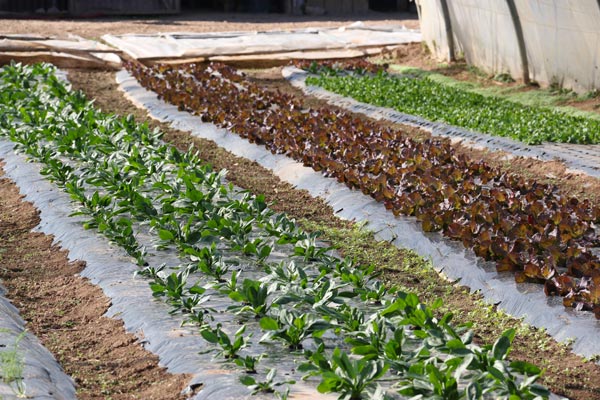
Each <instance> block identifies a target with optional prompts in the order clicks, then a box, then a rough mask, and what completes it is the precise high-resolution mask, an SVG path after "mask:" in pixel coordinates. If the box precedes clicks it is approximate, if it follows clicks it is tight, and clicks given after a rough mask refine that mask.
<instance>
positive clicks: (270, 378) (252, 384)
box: [240, 368, 296, 399]
mask: <svg viewBox="0 0 600 400" xmlns="http://www.w3.org/2000/svg"><path fill="white" fill-rule="evenodd" d="M276 375H277V370H276V369H275V368H271V369H269V372H268V373H267V376H266V378H265V380H264V381H257V380H256V379H255V378H254V377H252V376H249V375H246V376H242V377H241V378H240V381H241V382H242V383H243V384H244V385H246V386H247V387H248V389H250V390H251V391H252V394H258V393H278V392H277V387H279V386H283V385H293V384H294V383H296V381H294V380H286V381H276V380H275V376H276ZM289 391H290V388H289V387H286V390H285V391H284V392H281V393H278V397H279V398H281V399H287V398H288V395H289Z"/></svg>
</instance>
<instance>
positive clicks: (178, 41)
mask: <svg viewBox="0 0 600 400" xmlns="http://www.w3.org/2000/svg"><path fill="white" fill-rule="evenodd" d="M102 39H103V40H104V41H105V42H107V43H109V44H111V45H112V46H115V47H117V48H119V49H121V50H122V51H124V52H125V53H127V54H128V55H130V56H131V57H133V58H136V59H138V60H143V59H158V58H186V57H189V58H192V57H207V58H208V57H212V56H232V55H250V54H265V53H269V54H275V53H288V52H294V51H315V50H333V49H335V50H339V49H347V50H351V49H359V48H367V47H377V46H390V45H399V44H402V43H410V42H420V41H421V34H420V32H419V31H415V30H409V29H406V28H404V27H393V28H385V29H384V28H369V27H365V26H364V25H363V24H361V23H356V24H353V25H351V26H349V27H342V28H338V29H321V28H308V29H301V30H293V31H266V32H219V33H163V34H144V35H135V34H128V35H118V36H117V35H104V36H103V37H102Z"/></svg>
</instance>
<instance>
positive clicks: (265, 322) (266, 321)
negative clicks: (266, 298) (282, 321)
mask: <svg viewBox="0 0 600 400" xmlns="http://www.w3.org/2000/svg"><path fill="white" fill-rule="evenodd" d="M260 327H261V328H262V329H264V330H265V331H276V330H278V329H279V324H278V323H277V321H275V320H274V319H273V318H271V317H262V318H261V319H260Z"/></svg>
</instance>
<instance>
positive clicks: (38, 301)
mask: <svg viewBox="0 0 600 400" xmlns="http://www.w3.org/2000/svg"><path fill="white" fill-rule="evenodd" d="M0 166H1V165H0ZM0 193H1V196H0V279H2V283H3V284H4V285H5V286H6V288H7V289H8V294H7V297H8V298H9V299H10V300H11V301H12V303H13V304H14V305H15V306H16V307H17V308H19V310H20V311H21V315H22V316H23V318H24V319H25V320H26V321H27V329H28V330H29V331H30V332H32V333H33V334H35V335H36V336H37V337H38V338H40V340H41V341H42V343H43V344H44V346H46V347H47V348H48V349H49V350H50V351H51V352H52V353H53V354H54V356H55V357H56V358H57V360H58V361H59V362H60V363H61V365H62V366H63V368H64V369H65V371H66V372H67V374H69V375H71V376H72V377H73V378H74V380H75V382H76V383H77V386H78V390H77V395H78V397H79V398H80V399H113V400H117V399H123V400H125V399H145V400H149V399H154V400H171V399H172V400H175V399H183V396H180V393H181V391H182V390H183V389H184V388H185V386H186V384H187V382H188V380H189V376H186V375H171V374H169V373H167V372H166V371H165V369H164V368H161V367H159V366H158V357H156V356H154V355H153V354H151V353H150V352H148V351H146V350H144V349H143V348H142V346H141V345H140V344H139V341H138V340H137V339H136V337H135V336H134V335H132V334H129V333H126V332H125V329H124V327H123V323H122V322H121V321H117V320H114V319H111V318H107V317H104V314H105V312H106V310H107V309H108V307H109V306H110V300H109V299H108V298H106V296H104V294H103V293H102V290H101V289H100V288H98V287H96V286H94V285H92V284H91V283H89V281H88V280H87V279H83V278H81V277H80V276H78V273H79V272H80V271H81V270H82V269H83V268H84V267H85V264H84V263H82V262H74V263H71V262H69V261H68V258H67V252H66V251H64V250H62V249H61V248H60V247H58V246H55V245H52V238H51V237H50V236H47V235H44V234H41V233H35V232H32V231H31V230H32V229H33V228H35V227H36V226H37V225H38V224H39V222H40V219H39V216H38V212H37V210H36V209H35V208H34V207H33V205H32V204H31V203H28V202H26V201H23V200H22V196H21V195H20V194H19V191H18V188H17V187H16V186H15V185H14V183H13V182H12V181H10V180H8V179H6V178H4V172H3V171H2V170H1V169H0Z"/></svg>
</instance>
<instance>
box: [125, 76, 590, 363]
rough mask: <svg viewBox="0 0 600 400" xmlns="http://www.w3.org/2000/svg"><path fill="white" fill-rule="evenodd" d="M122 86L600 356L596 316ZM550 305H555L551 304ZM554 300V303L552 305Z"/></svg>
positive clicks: (152, 108) (157, 111) (160, 112)
mask: <svg viewBox="0 0 600 400" xmlns="http://www.w3.org/2000/svg"><path fill="white" fill-rule="evenodd" d="M117 82H118V83H119V84H120V87H121V88H122V89H123V90H124V92H125V93H126V95H127V96H128V97H129V98H130V99H131V101H132V102H133V103H134V104H136V105H138V106H141V107H144V108H145V109H147V110H148V112H149V114H150V116H152V117H153V118H156V119H157V120H159V121H162V122H168V123H170V124H171V125H172V126H173V127H174V128H176V129H180V130H183V131H189V132H191V134H192V135H193V136H198V137H203V138H206V139H210V140H212V141H214V142H215V143H217V144H218V145H219V146H221V147H223V148H225V149H227V150H229V151H231V152H232V153H233V154H235V155H237V156H240V157H245V158H248V159H250V160H255V161H256V162H258V163H259V164H260V165H262V166H264V167H265V168H267V169H269V170H271V171H273V173H274V174H275V175H277V176H278V177H279V178H280V179H282V180H283V181H286V182H289V183H291V184H293V185H295V186H296V187H298V188H299V189H305V190H307V191H308V192H309V193H311V194H312V195H313V196H315V197H320V198H323V199H324V200H325V201H326V202H327V203H328V204H329V205H331V207H332V209H333V210H336V212H335V214H336V215H338V216H340V217H341V218H344V219H348V220H355V221H357V222H367V223H368V225H367V227H368V229H370V230H372V231H374V232H376V238H377V239H379V240H385V241H390V242H392V243H393V244H395V245H397V246H398V247H402V248H409V249H413V250H415V251H416V252H417V253H419V254H422V255H424V256H426V257H428V258H430V259H431V261H432V263H433V265H434V266H435V268H437V269H438V270H439V271H440V272H443V274H444V275H445V276H447V277H448V278H449V279H451V280H459V279H460V282H461V284H464V285H465V286H468V287H470V288H471V290H473V291H480V292H481V293H482V295H484V296H485V298H486V299H487V301H489V302H490V303H494V304H498V307H499V308H501V309H503V310H506V311H507V312H508V313H509V314H511V315H514V316H516V317H522V318H524V320H525V321H526V322H527V323H530V324H532V325H534V326H539V327H544V328H546V329H548V332H549V333H550V334H551V335H552V336H553V337H555V338H556V339H557V340H559V341H565V340H568V339H573V338H575V342H574V343H573V351H574V352H575V353H577V354H582V355H585V356H591V355H593V354H597V353H598V352H599V351H600V341H595V340H593V339H592V338H594V337H597V335H596V333H597V329H598V322H597V321H596V320H595V319H594V317H593V315H591V314H589V313H587V314H581V313H572V312H566V313H565V310H564V308H563V307H562V305H561V302H560V300H559V299H557V298H554V299H548V298H547V297H546V296H545V295H544V294H543V293H541V292H540V291H539V290H538V289H536V288H535V285H532V284H519V285H515V283H514V279H513V278H512V277H511V276H510V275H507V274H498V273H497V272H496V271H495V269H494V267H493V264H491V263H486V262H482V260H478V259H477V257H476V256H475V255H474V254H473V253H472V252H470V251H465V249H464V248H463V247H462V245H458V244H456V243H453V242H451V241H449V240H446V239H444V238H443V237H442V236H441V235H439V234H435V233H424V232H423V231H422V230H421V229H420V228H419V225H418V223H417V221H415V220H414V218H409V217H401V216H397V217H394V216H393V214H391V212H390V211H387V210H386V209H385V207H384V206H383V205H382V204H381V203H378V202H376V201H375V200H373V199H372V198H370V197H369V196H366V195H363V194H361V193H359V192H357V191H354V190H351V189H348V188H347V187H346V186H345V185H343V184H341V183H338V182H336V181H335V180H333V179H330V178H325V177H323V175H322V174H321V173H318V172H315V171H314V170H313V169H312V168H309V167H305V166H303V165H302V164H300V163H298V162H297V161H294V160H292V159H290V158H289V157H286V156H284V155H275V154H272V153H271V152H270V151H268V150H266V149H264V148H263V147H262V146H257V145H255V144H252V143H249V142H248V141H246V140H245V139H242V138H240V137H239V136H238V135H233V134H231V132H229V131H228V130H226V129H223V128H218V127H216V126H215V125H213V124H210V123H205V122H203V121H202V119H201V118H200V117H198V116H194V115H191V114H190V113H187V112H182V111H179V110H178V108H177V107H175V106H173V105H170V104H167V103H165V102H164V101H162V100H159V99H158V98H157V95H156V94H155V93H154V92H150V91H148V90H146V89H145V88H143V87H142V86H141V85H140V84H139V83H138V82H137V81H136V79H135V78H133V77H132V76H131V75H130V74H129V73H127V72H125V71H122V72H119V73H118V74H117ZM549 300H550V301H549ZM552 300H554V301H552Z"/></svg>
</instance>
